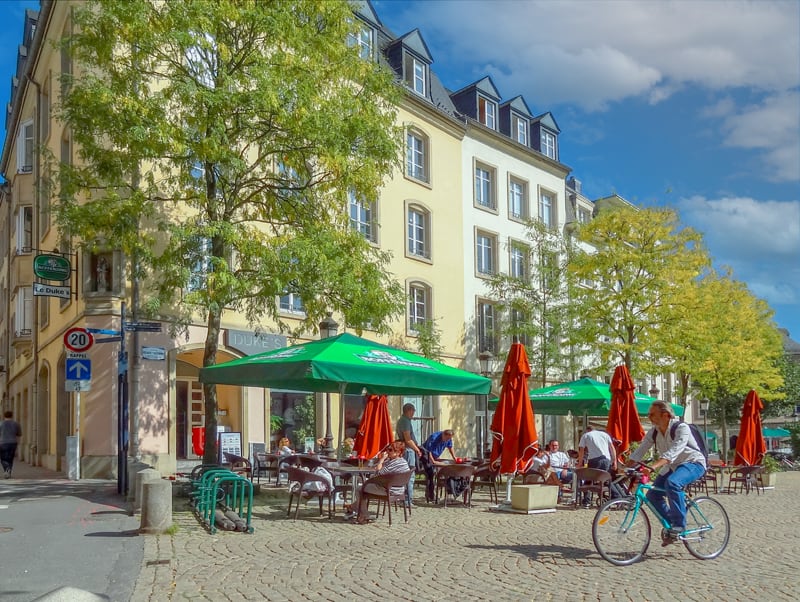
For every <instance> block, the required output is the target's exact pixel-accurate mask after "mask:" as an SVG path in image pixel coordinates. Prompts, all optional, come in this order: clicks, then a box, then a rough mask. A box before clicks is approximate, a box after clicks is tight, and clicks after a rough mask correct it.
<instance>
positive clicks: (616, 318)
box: [570, 207, 710, 375]
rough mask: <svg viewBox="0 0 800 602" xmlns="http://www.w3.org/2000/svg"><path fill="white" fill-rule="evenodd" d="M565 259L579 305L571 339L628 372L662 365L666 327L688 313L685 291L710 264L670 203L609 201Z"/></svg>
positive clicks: (608, 364) (605, 362) (651, 371)
mask: <svg viewBox="0 0 800 602" xmlns="http://www.w3.org/2000/svg"><path fill="white" fill-rule="evenodd" d="M576 236H577V239H578V240H579V241H580V242H582V243H585V244H586V245H589V246H590V247H591V250H585V249H582V248H579V249H578V250H576V253H575V255H574V259H573V261H572V262H571V264H570V269H571V272H572V274H573V277H574V278H575V280H576V281H577V282H591V283H592V285H591V286H585V287H584V286H576V287H575V289H574V297H573V299H574V301H575V302H576V303H577V305H578V307H580V308H581V311H582V312H583V315H582V321H581V323H580V328H579V329H578V331H577V333H576V334H577V336H576V339H575V341H574V343H575V344H576V345H585V346H588V347H591V348H595V349H597V350H598V352H599V358H598V361H599V364H600V366H601V367H602V368H606V369H609V368H610V367H611V366H612V365H614V364H617V363H624V364H625V365H626V366H628V369H629V370H630V371H631V374H632V375H636V374H654V373H658V372H660V371H661V368H662V366H661V365H660V358H662V357H663V356H664V355H665V351H667V350H668V349H669V343H670V340H671V339H670V338H669V332H670V329H671V328H673V327H674V326H675V324H676V323H679V322H681V321H683V320H687V319H690V318H691V316H690V315H689V314H688V312H687V308H686V307H685V305H684V303H683V293H684V291H685V289H686V288H687V287H689V286H691V283H692V282H693V281H694V280H695V279H696V278H697V277H698V276H699V275H700V274H701V272H702V271H703V270H704V269H705V268H706V267H707V266H708V265H709V263H710V260H709V257H708V255H707V254H706V252H705V250H704V249H703V248H702V246H701V244H700V240H701V237H700V235H699V234H698V233H696V232H695V231H693V230H691V229H690V228H683V229H681V228H680V224H679V222H678V218H677V215H676V214H675V213H674V212H673V211H671V210H668V209H645V210H637V209H635V208H631V207H624V208H609V209H606V210H603V211H601V212H600V214H599V215H598V216H597V217H596V218H595V219H594V220H592V221H590V222H589V223H586V224H582V225H581V226H580V227H579V228H578V230H577V232H576Z"/></svg>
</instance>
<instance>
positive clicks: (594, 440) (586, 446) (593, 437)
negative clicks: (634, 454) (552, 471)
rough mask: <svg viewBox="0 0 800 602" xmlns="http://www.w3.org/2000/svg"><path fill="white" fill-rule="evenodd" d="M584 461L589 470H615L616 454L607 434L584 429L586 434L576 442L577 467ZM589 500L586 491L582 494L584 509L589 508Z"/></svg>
mask: <svg viewBox="0 0 800 602" xmlns="http://www.w3.org/2000/svg"><path fill="white" fill-rule="evenodd" d="M584 461H586V466H588V467H589V468H597V469H599V470H606V471H611V470H616V469H617V452H616V450H615V449H614V442H613V441H612V440H611V436H610V435H609V434H608V433H606V432H605V431H601V430H597V429H595V428H593V427H591V426H587V427H586V432H585V433H583V435H581V440H580V441H579V442H578V466H583V465H584ZM590 498H591V494H590V493H589V492H588V491H587V492H585V493H584V494H583V506H584V507H588V506H589V501H590Z"/></svg>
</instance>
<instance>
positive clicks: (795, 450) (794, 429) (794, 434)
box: [786, 422, 800, 461]
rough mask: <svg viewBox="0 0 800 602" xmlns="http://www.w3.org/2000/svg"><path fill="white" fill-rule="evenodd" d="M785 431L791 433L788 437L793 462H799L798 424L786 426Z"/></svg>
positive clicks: (799, 427) (799, 437) (799, 440)
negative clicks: (793, 458)
mask: <svg viewBox="0 0 800 602" xmlns="http://www.w3.org/2000/svg"><path fill="white" fill-rule="evenodd" d="M786 429H787V430H788V431H789V432H790V433H791V435H789V441H790V442H791V443H790V445H791V446H792V455H793V456H794V457H795V460H796V461H797V460H800V423H797V422H795V423H793V424H789V425H786Z"/></svg>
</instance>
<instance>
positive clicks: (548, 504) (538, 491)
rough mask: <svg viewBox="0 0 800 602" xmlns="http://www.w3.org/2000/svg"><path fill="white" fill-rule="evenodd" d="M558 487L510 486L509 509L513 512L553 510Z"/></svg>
mask: <svg viewBox="0 0 800 602" xmlns="http://www.w3.org/2000/svg"><path fill="white" fill-rule="evenodd" d="M557 502H558V487H557V486H555V485H512V486H511V507H512V508H513V509H515V510H523V511H526V512H527V511H531V510H549V509H555V507H556V503H557Z"/></svg>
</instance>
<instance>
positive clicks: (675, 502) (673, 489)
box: [647, 462, 706, 529]
mask: <svg viewBox="0 0 800 602" xmlns="http://www.w3.org/2000/svg"><path fill="white" fill-rule="evenodd" d="M705 472H706V469H705V468H704V467H703V465H702V464H698V463H697V462H687V463H686V464H681V465H680V466H678V467H677V468H675V469H674V470H671V471H669V472H668V473H666V474H660V475H658V476H657V477H656V480H655V481H653V487H655V488H656V489H663V490H664V491H657V490H656V489H651V490H650V491H648V492H647V499H649V500H650V501H651V502H652V503H653V506H655V507H656V510H658V511H659V513H660V514H661V516H663V517H665V518H666V519H667V520H668V521H669V522H670V524H671V525H672V526H673V527H675V528H681V529H683V528H685V527H686V500H685V499H684V493H683V490H684V488H685V487H686V486H687V485H688V484H689V483H692V482H694V481H696V480H697V479H699V478H700V477H702V476H703V475H704V474H705ZM667 500H669V507H667Z"/></svg>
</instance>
